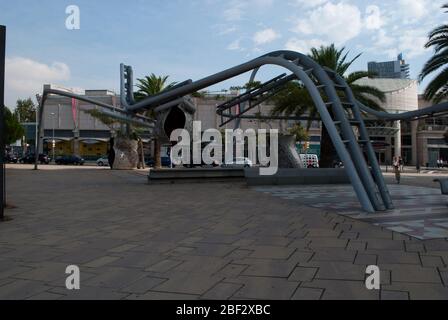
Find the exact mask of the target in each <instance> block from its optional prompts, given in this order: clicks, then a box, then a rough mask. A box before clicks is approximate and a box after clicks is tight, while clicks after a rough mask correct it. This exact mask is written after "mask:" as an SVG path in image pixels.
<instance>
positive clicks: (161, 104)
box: [36, 51, 448, 212]
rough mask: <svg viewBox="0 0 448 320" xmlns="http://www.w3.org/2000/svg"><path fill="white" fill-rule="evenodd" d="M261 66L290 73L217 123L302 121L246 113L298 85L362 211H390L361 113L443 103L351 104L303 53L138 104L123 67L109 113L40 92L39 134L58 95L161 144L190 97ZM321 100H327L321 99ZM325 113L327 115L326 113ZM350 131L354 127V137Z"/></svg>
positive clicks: (345, 90)
mask: <svg viewBox="0 0 448 320" xmlns="http://www.w3.org/2000/svg"><path fill="white" fill-rule="evenodd" d="M265 65H276V66H281V67H284V68H285V69H287V70H289V71H290V72H292V73H291V74H290V75H286V74H282V75H280V76H278V77H275V78H273V79H272V80H270V81H268V82H266V83H263V84H262V85H260V86H258V87H256V88H253V89H250V90H248V91H247V92H245V93H244V94H242V95H240V96H238V97H236V98H234V99H232V100H230V101H227V102H226V103H224V104H222V105H221V106H219V107H218V108H217V113H218V115H220V116H221V119H222V125H224V124H226V123H228V122H230V121H232V120H237V121H236V122H237V125H238V124H239V121H240V119H263V118H264V119H266V118H269V119H297V120H298V119H307V118H306V117H281V116H264V117H263V116H254V115H248V114H247V111H248V110H250V109H252V108H254V107H255V106H257V105H260V104H261V103H262V102H264V101H266V99H268V98H269V97H272V96H273V95H275V94H276V93H277V92H278V91H280V90H282V87H283V86H284V85H285V84H286V83H287V82H289V81H292V80H298V81H301V82H302V83H303V85H304V87H305V88H306V89H307V90H308V92H309V94H310V96H311V98H312V101H313V102H314V104H315V106H316V108H317V110H318V112H319V114H320V118H319V120H321V121H322V122H323V124H324V125H325V127H326V129H327V131H328V133H329V135H330V138H331V140H332V142H333V145H334V147H335V149H336V151H337V153H338V155H339V158H340V159H341V161H343V163H344V166H345V169H346V172H347V175H348V176H349V179H350V181H351V183H352V185H353V188H354V190H355V192H356V194H357V196H358V199H359V201H360V203H361V206H362V208H363V209H364V210H365V211H367V212H375V211H383V210H386V209H392V208H393V204H392V201H391V197H390V195H389V191H388V189H387V186H386V184H385V182H384V178H383V175H382V173H381V170H380V167H379V164H378V162H377V159H376V156H375V153H374V149H373V146H372V143H371V141H370V138H369V135H368V132H367V129H366V126H365V123H364V119H363V117H362V113H363V112H367V113H370V114H371V115H373V116H375V117H378V118H382V119H388V120H403V119H409V120H416V119H419V118H420V117H425V116H429V115H434V114H442V113H448V103H444V104H440V105H437V106H434V107H430V108H427V109H423V110H419V111H412V112H407V113H403V114H393V115H392V114H388V113H385V112H377V111H375V110H372V109H369V108H368V107H366V106H364V105H362V104H361V103H359V102H358V101H356V100H355V98H354V96H353V93H352V91H351V89H350V87H349V86H348V85H347V83H346V82H345V80H344V79H343V78H342V77H341V76H339V75H338V74H337V73H336V72H334V71H333V70H330V69H328V68H324V67H322V66H320V65H319V64H318V63H316V62H315V61H314V60H312V59H311V58H309V57H308V56H306V55H303V54H301V53H297V52H293V51H276V52H271V53H269V54H266V55H263V56H261V57H258V58H256V59H253V60H251V61H249V62H246V63H243V64H241V65H238V66H236V67H233V68H230V69H227V70H224V71H222V72H218V73H216V74H213V75H211V76H209V77H206V78H203V79H201V80H198V81H194V82H193V81H192V80H187V81H184V82H182V83H179V84H178V85H176V86H174V87H172V88H169V89H167V90H164V91H162V92H161V93H159V94H156V95H154V96H151V97H148V98H146V99H144V100H142V101H140V102H136V101H135V100H134V96H133V91H132V89H133V82H132V79H133V74H132V68H131V67H130V66H125V65H123V64H122V65H121V66H120V76H121V86H120V94H121V106H122V109H117V108H114V107H112V110H111V106H109V105H106V104H104V103H99V102H96V101H94V100H91V99H86V98H84V97H80V96H77V95H74V94H68V93H66V92H63V91H57V90H44V93H43V99H42V100H41V102H40V108H39V132H41V131H40V130H41V127H42V124H41V120H42V112H43V107H44V103H45V97H46V96H47V95H48V94H59V95H63V96H68V97H74V98H76V99H79V100H83V101H87V102H89V103H92V104H96V105H99V106H101V107H103V108H105V109H106V110H105V111H104V112H106V113H108V114H110V115H111V116H115V117H120V118H121V119H126V120H128V121H133V122H136V123H145V124H146V125H148V126H152V127H153V126H154V125H155V128H156V129H155V134H157V135H158V136H160V137H163V138H165V140H166V138H167V137H168V136H169V131H170V130H172V129H173V128H177V127H184V128H187V129H188V128H189V123H190V121H191V119H192V114H193V113H194V112H195V106H194V104H193V103H192V102H191V101H190V97H189V95H190V94H192V93H194V92H197V91H199V90H201V89H204V88H206V87H209V86H211V85H214V84H216V83H219V82H222V81H224V80H227V79H230V78H233V77H235V76H238V75H240V74H243V73H245V72H248V71H252V75H251V77H250V81H254V80H255V76H256V74H257V73H258V71H259V69H260V67H262V66H265ZM324 97H326V99H328V100H324ZM235 105H240V107H241V108H240V111H239V113H238V114H236V113H235V114H233V113H232V108H231V107H232V106H235ZM330 109H331V111H332V112H329V110H330ZM147 110H153V111H154V112H155V114H156V120H155V121H154V120H152V119H149V118H147V117H144V116H142V115H141V114H139V113H142V112H144V111H147ZM173 110H175V111H173ZM170 114H171V116H170ZM332 115H333V116H332ZM179 117H180V118H182V119H181V120H182V121H179ZM353 127H356V128H357V130H356V133H355V132H354V130H353ZM358 134H359V139H358ZM364 151H365V153H366V154H367V161H368V162H367V161H366V159H365V158H364V154H363V152H364ZM368 164H370V166H371V168H370V167H369V165H368ZM36 167H37V163H36Z"/></svg>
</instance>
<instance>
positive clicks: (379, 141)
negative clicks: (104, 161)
mask: <svg viewBox="0 0 448 320" xmlns="http://www.w3.org/2000/svg"><path fill="white" fill-rule="evenodd" d="M357 84H359V85H368V86H373V87H375V88H377V89H379V90H381V91H382V92H384V93H385V96H386V101H385V102H381V103H380V105H381V106H382V108H383V109H384V110H385V111H387V112H389V113H401V112H407V111H412V110H417V109H419V108H425V107H428V106H430V105H432V104H433V103H431V102H427V101H425V100H424V99H423V97H421V96H418V91H417V90H418V87H417V81H415V80H409V79H391V78H382V79H380V78H364V79H360V80H358V82H357ZM237 94H238V93H237V92H234V93H232V94H226V95H222V94H221V95H213V94H209V95H205V96H202V97H200V98H198V97H196V98H193V101H194V103H195V105H196V107H197V111H196V113H195V114H194V120H196V121H201V124H202V130H206V129H209V128H215V129H234V128H235V127H236V120H233V121H231V122H229V123H227V124H226V125H225V126H223V127H220V123H221V119H220V116H219V115H217V113H216V108H217V107H218V106H219V105H220V104H222V103H224V102H225V101H226V100H228V99H230V98H233V97H235V96H236V95H237ZM85 95H86V96H87V97H89V98H92V99H95V100H100V101H102V102H105V103H108V104H110V105H114V106H116V107H117V108H119V107H120V105H119V101H120V99H119V96H118V95H117V94H115V93H113V92H111V91H108V90H86V91H85ZM94 108H96V107H95V106H93V105H90V104H88V103H84V102H81V101H78V102H76V103H74V102H73V101H72V99H70V98H66V97H60V96H56V95H50V96H49V97H48V100H47V102H46V108H45V112H44V115H43V121H44V123H43V127H44V137H43V143H41V146H42V147H41V150H40V152H43V153H47V154H49V155H51V154H52V152H53V148H52V141H53V137H54V140H55V142H56V143H55V148H54V152H55V155H56V156H57V155H63V154H77V155H80V156H82V157H84V158H85V159H87V160H95V159H97V158H99V157H100V156H103V155H105V154H106V153H107V150H108V141H109V139H110V137H111V136H112V135H113V134H114V129H113V128H110V127H108V126H106V125H104V124H103V123H102V122H101V121H100V120H98V119H96V118H93V117H92V116H90V115H89V114H87V113H85V112H83V110H89V109H94ZM235 108H236V107H235ZM273 108H274V106H273V105H272V104H269V103H263V104H261V105H260V106H257V107H256V108H254V109H252V110H250V111H248V112H247V113H246V114H247V115H256V114H259V113H261V114H264V115H267V114H269V113H270V112H271V110H272V109H273ZM296 123H297V121H295V120H261V121H260V120H256V119H242V120H241V122H240V128H241V129H243V130H245V129H248V128H252V129H278V130H279V132H280V133H288V130H289V129H290V128H292V127H293V126H294V125H295V124H296ZM301 124H302V126H303V127H307V126H308V123H307V121H301ZM366 124H367V126H368V130H369V134H370V136H371V139H372V142H373V146H374V148H375V152H376V154H377V157H378V160H379V162H380V163H381V164H383V165H386V164H391V163H392V158H393V156H394V155H400V156H401V157H402V158H403V160H404V162H405V164H407V165H416V164H417V161H418V163H419V164H420V166H436V165H437V160H438V159H443V160H446V161H448V146H447V144H446V143H445V140H444V133H445V131H446V129H447V128H448V116H447V117H439V118H428V119H424V120H420V121H413V122H408V121H395V122H381V121H375V120H367V121H366ZM34 128H35V126H34V124H29V128H28V129H29V130H28V131H29V136H30V138H29V139H31V138H33V137H34V133H35V131H33V129H34ZM321 131H322V123H321V122H320V121H313V122H311V123H310V129H309V138H310V140H309V143H308V148H307V149H306V150H305V149H304V143H298V144H297V148H298V150H299V152H307V153H312V154H317V155H318V156H319V155H320V139H321ZM27 136H28V135H27ZM144 141H145V142H146V148H145V149H146V150H147V152H146V154H147V156H151V155H152V154H153V149H152V147H151V143H148V142H149V140H148V139H146V140H144ZM168 149H169V147H168V146H165V147H164V148H163V149H162V155H164V154H165V153H166V152H167V150H168Z"/></svg>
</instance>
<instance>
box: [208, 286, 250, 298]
mask: <svg viewBox="0 0 448 320" xmlns="http://www.w3.org/2000/svg"><path fill="white" fill-rule="evenodd" d="M242 286H243V285H242V284H236V283H225V282H220V283H218V284H217V285H216V286H214V287H213V288H211V289H210V290H208V291H207V292H206V293H204V294H203V295H202V296H201V299H208V300H223V299H224V300H226V299H229V298H230V297H232V295H233V294H234V293H235V292H237V291H238V290H239V289H241V287H242Z"/></svg>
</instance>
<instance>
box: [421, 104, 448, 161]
mask: <svg viewBox="0 0 448 320" xmlns="http://www.w3.org/2000/svg"><path fill="white" fill-rule="evenodd" d="M418 102H419V109H423V108H426V107H429V106H431V105H434V103H432V102H429V101H427V100H425V99H424V97H423V96H422V95H420V96H419V99H418ZM417 125H418V134H417V155H418V160H419V163H420V164H421V165H423V166H430V167H436V166H437V160H443V161H448V144H447V143H446V142H445V138H444V134H445V132H446V131H447V130H448V116H442V117H437V118H426V119H422V120H419V121H418V123H417Z"/></svg>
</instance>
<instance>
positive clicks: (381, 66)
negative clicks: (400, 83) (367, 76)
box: [367, 53, 409, 79]
mask: <svg viewBox="0 0 448 320" xmlns="http://www.w3.org/2000/svg"><path fill="white" fill-rule="evenodd" d="M367 67H368V70H369V72H372V73H375V74H376V75H375V77H376V78H389V79H409V64H407V63H406V61H405V60H404V59H403V54H402V53H400V54H399V55H398V57H397V60H395V61H385V62H369V63H368V65H367Z"/></svg>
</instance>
